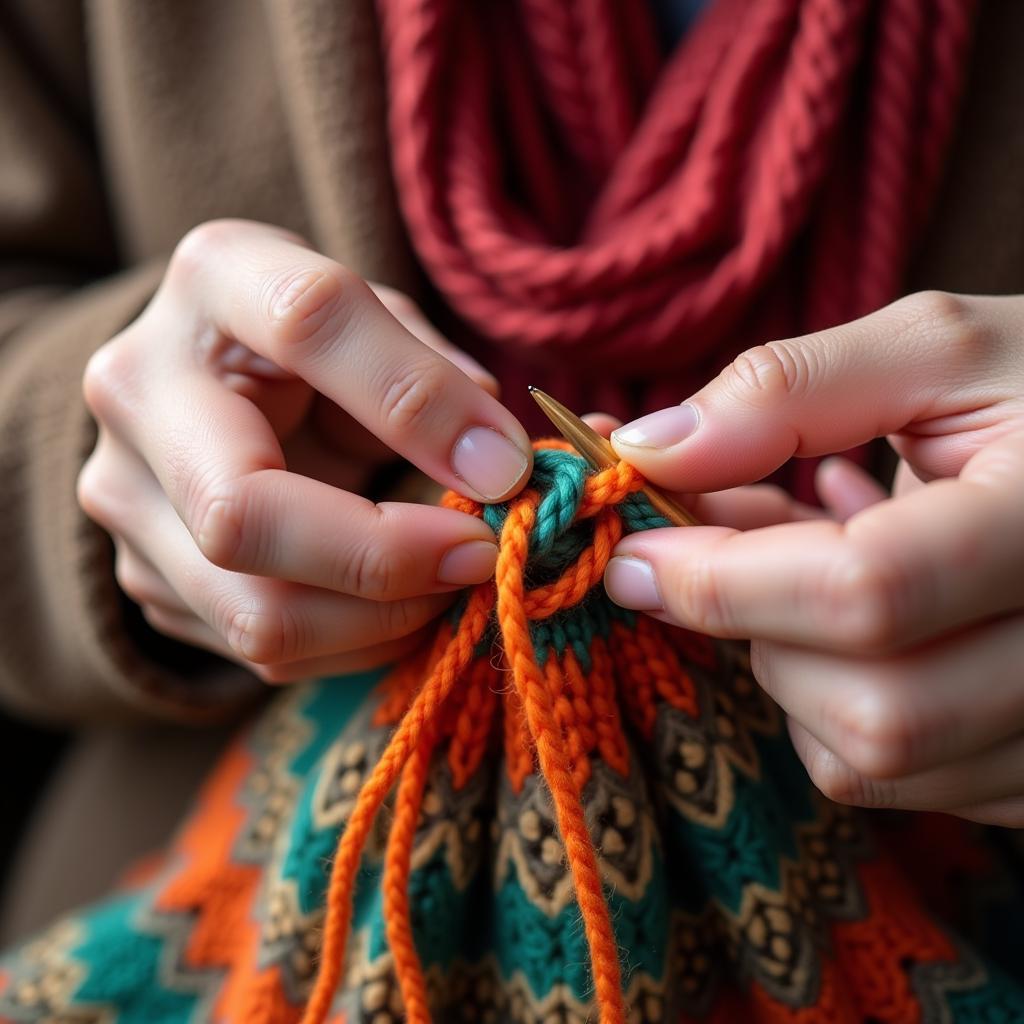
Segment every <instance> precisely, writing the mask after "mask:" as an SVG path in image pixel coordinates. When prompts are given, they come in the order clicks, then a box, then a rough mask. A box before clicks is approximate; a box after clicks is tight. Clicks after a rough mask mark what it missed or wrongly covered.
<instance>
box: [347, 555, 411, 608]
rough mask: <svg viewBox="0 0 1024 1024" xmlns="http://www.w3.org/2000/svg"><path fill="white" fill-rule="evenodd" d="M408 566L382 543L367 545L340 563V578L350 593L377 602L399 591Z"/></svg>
mask: <svg viewBox="0 0 1024 1024" xmlns="http://www.w3.org/2000/svg"><path fill="white" fill-rule="evenodd" d="M407 574H408V566H404V565H402V564H401V559H399V558H397V557H396V556H395V553H394V552H393V551H389V550H388V548H387V546H386V545H383V544H376V543H373V544H367V545H366V546H365V547H363V548H362V549H361V550H360V551H358V552H357V553H356V554H355V556H354V557H353V558H352V559H351V561H350V562H348V563H346V564H344V565H341V566H339V568H338V571H337V578H338V579H339V580H340V581H341V585H342V589H343V590H345V592H347V593H352V594H354V595H358V596H359V597H365V598H369V599H370V600H374V601H383V600H387V599H388V598H390V597H393V596H394V595H395V594H396V593H398V592H399V590H400V587H401V583H402V581H403V580H404V579H406V578H407Z"/></svg>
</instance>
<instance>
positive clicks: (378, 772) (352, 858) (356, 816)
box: [302, 583, 493, 1024]
mask: <svg viewBox="0 0 1024 1024" xmlns="http://www.w3.org/2000/svg"><path fill="white" fill-rule="evenodd" d="M492 605H493V587H492V586H491V585H490V584H487V583H485V584H481V585H480V586H478V587H477V588H476V589H475V590H474V591H473V593H472V595H471V596H470V598H469V601H468V603H467V606H466V610H465V612H464V613H463V616H462V620H461V622H460V623H459V629H458V630H457V631H456V633H455V635H454V637H453V638H452V641H451V643H450V644H449V645H448V647H447V648H446V649H445V651H444V654H443V655H442V656H441V658H440V659H439V661H438V662H437V664H436V665H435V666H434V669H433V671H432V672H431V674H430V675H429V677H428V678H427V681H426V683H425V684H424V686H423V688H422V689H421V690H420V691H419V693H418V694H417V696H416V699H415V700H414V701H413V703H412V705H411V707H410V708H409V710H408V712H407V713H406V714H405V717H404V718H403V719H402V721H401V724H400V725H399V726H398V728H397V730H396V731H395V734H394V736H392V738H391V741H390V743H389V744H388V746H387V748H386V749H385V751H384V753H383V754H382V755H381V759H380V760H379V761H378V762H377V764H376V766H375V767H374V769H373V772H372V773H371V775H370V777H369V778H368V779H367V780H366V782H365V783H364V785H363V788H362V789H361V790H360V792H359V796H358V798H357V800H356V804H355V807H354V808H353V810H352V813H351V815H350V817H349V819H348V822H347V824H346V826H345V831H344V832H343V833H342V836H341V841H340V843H339V844H338V853H337V856H336V857H335V859H334V866H333V868H332V870H331V878H330V883H329V885H328V890H327V907H326V919H325V921H324V938H323V946H322V947H321V959H320V971H319V974H318V975H317V979H316V984H315V986H314V988H313V993H312V995H311V996H310V999H309V1002H308V1003H307V1005H306V1011H305V1013H304V1015H303V1018H302V1020H303V1022H304V1024H323V1022H324V1021H326V1020H327V1016H328V1014H329V1013H330V1009H331V1001H332V1000H333V998H334V993H335V992H336V991H337V988H338V984H339V982H340V981H341V971H342V967H343V965H344V961H345V948H346V945H347V943H348V933H349V924H350V920H351V916H352V895H353V890H354V888H355V878H356V872H357V871H358V870H359V862H360V860H361V858H362V851H363V847H364V846H365V845H366V840H367V838H368V837H369V834H370V829H371V828H372V827H373V820H374V818H375V817H376V815H377V811H378V810H379V809H380V806H381V804H382V803H383V802H384V800H385V798H386V797H387V795H388V793H389V792H390V791H391V787H392V786H393V785H394V784H395V781H396V780H397V778H398V776H399V774H400V773H401V771H402V768H403V767H404V765H405V763H406V762H407V761H408V760H409V757H410V756H411V755H412V753H413V752H414V751H415V750H416V748H417V746H418V745H419V743H420V741H421V739H422V737H423V735H424V732H425V730H426V729H427V728H428V726H429V725H430V723H431V722H432V721H433V720H434V719H435V717H436V716H437V714H438V712H439V710H440V708H441V705H442V704H443V702H444V701H445V699H446V698H447V697H448V695H449V694H450V693H451V690H452V688H453V687H454V686H455V683H456V682H457V681H458V679H459V678H460V676H461V675H462V673H463V672H464V671H465V670H466V668H467V667H468V665H469V663H470V661H471V660H472V657H473V650H474V648H475V647H476V645H477V644H478V643H479V642H480V639H481V637H482V636H483V633H484V629H485V628H486V626H487V620H488V618H489V616H490V611H491V607H492ZM399 980H400V983H402V984H403V989H404V987H405V983H404V982H402V979H399Z"/></svg>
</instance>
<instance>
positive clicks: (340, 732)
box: [0, 442, 1024, 1024]
mask: <svg viewBox="0 0 1024 1024" xmlns="http://www.w3.org/2000/svg"><path fill="white" fill-rule="evenodd" d="M641 485H642V480H641V478H640V477H639V476H638V474H637V473H636V471H635V470H633V469H631V468H630V467H628V466H625V465H618V466H615V467H613V468H611V469H608V470H605V471H603V472H600V473H591V472H590V471H589V470H588V468H587V467H586V465H585V463H584V462H583V460H582V459H580V458H579V457H578V456H576V455H575V454H573V453H571V452H570V451H567V450H566V449H565V446H564V445H561V444H558V443H555V442H546V443H543V444H541V445H539V446H538V451H537V455H536V469H535V472H534V476H533V479H532V480H531V483H530V486H529V487H528V489H527V490H526V491H525V492H524V493H523V494H521V495H520V496H518V497H517V498H515V499H514V500H513V501H511V502H509V503H508V504H506V505H503V506H495V507H486V508H485V507H481V506H478V505H475V504H473V503H471V502H467V501H466V500H465V499H462V498H458V497H457V496H453V495H449V496H448V498H447V499H446V502H447V504H449V505H450V506H452V507H457V508H461V509H463V510H464V511H467V512H470V513H472V514H476V515H479V516H482V517H484V518H485V520H486V521H487V522H488V523H489V524H490V525H491V526H492V527H493V528H494V529H495V531H496V533H497V534H498V536H499V548H500V554H499V559H498V567H497V573H496V578H495V580H494V581H493V582H492V583H488V584H484V585H481V586H479V587H477V588H475V589H473V590H471V591H469V592H467V593H466V594H465V596H464V598H463V599H462V600H461V601H460V602H459V604H458V605H457V606H456V607H455V608H454V609H453V610H452V612H451V613H450V614H449V615H448V616H447V617H446V618H445V620H444V621H443V622H441V623H440V624H439V627H438V631H437V635H436V637H435V638H434V640H433V642H432V643H431V644H430V645H429V647H428V649H425V650H423V651H422V652H421V653H420V654H419V655H418V656H416V657H414V658H411V659H410V660H408V661H407V662H405V663H403V664H401V665H399V666H397V667H396V668H395V669H394V670H393V671H391V672H390V673H387V674H386V675H384V676H383V677H380V676H372V677H359V678H348V679H324V680H318V681H315V682H311V683H309V684H306V685H303V686H296V687H293V688H290V689H289V690H288V691H287V692H284V693H282V695H281V696H280V697H279V698H278V699H277V700H276V701H275V702H274V703H273V704H272V705H271V706H270V707H269V708H268V710H267V711H266V713H265V714H264V716H263V718H262V720H261V721H259V722H258V723H257V724H256V726H255V727H254V728H253V729H251V730H250V731H248V732H247V733H246V734H245V735H243V736H242V737H240V739H239V741H238V743H237V744H236V745H235V747H234V748H233V749H232V750H230V751H229V752H228V753H227V754H226V755H225V757H224V760H223V762H222V764H221V765H220V767H219V768H218V770H217V771H216V772H215V774H214V776H213V777H212V778H211V780H210V781H209V783H208V784H207V786H206V787H205V789H204V792H203V793H202V794H201V796H200V799H199V800H198V802H197V805H196V807H195V810H194V812H193V814H192V815H191V817H190V819H189V820H188V821H187V822H186V823H185V825H184V827H183V829H182V830H181V833H180V835H179V837H178V839H177V841H176V842H175V844H174V846H173V847H172V849H171V850H170V851H169V852H168V853H167V855H166V857H165V858H164V859H163V862H162V863H161V864H160V865H158V866H157V867H156V868H155V869H154V870H153V872H152V873H151V874H150V875H149V876H148V877H145V878H139V877H137V878H135V879H134V880H133V881H132V883H131V885H129V886H127V887H125V889H124V890H123V891H121V892H119V893H117V894H115V895H114V896H113V897H112V898H111V899H110V900H108V901H106V902H105V903H102V904H100V905H98V906H96V907H93V908H90V909H87V910H85V911H83V912H81V913H78V914H75V915H73V916H72V917H69V918H67V919H65V920H63V921H60V922H58V923H57V924H56V925H54V926H53V927H52V928H51V929H49V930H48V931H47V932H45V933H44V934H43V935H41V936H40V937H39V938H38V939H36V940H34V941H32V942H30V943H28V944H26V945H25V946H24V947H22V948H21V949H19V950H16V951H14V952H13V953H12V954H10V955H9V956H8V957H6V958H5V959H4V960H3V961H0V1021H5V1022H6V1021H11V1022H13V1021H18V1022H25V1021H44V1020H45V1021H53V1022H67V1024H71V1022H75V1024H84V1022H95V1024H100V1022H103V1024H136V1022H140V1024H141V1022H147V1024H159V1022H167V1024H172V1022H173V1024H177V1022H185V1021H190V1022H197V1021H227V1022H238V1024H243V1022H245V1024H249V1022H257V1024H299V1022H303V1024H324V1022H327V1021H330V1022H332V1024H334V1022H340V1021H345V1022H347V1024H395V1022H397V1021H401V1020H405V1021H410V1022H415V1024H427V1022H431V1021H435V1022H439V1024H440V1022H444V1024H447V1022H465V1024H469V1022H508V1024H551V1022H560V1024H584V1022H585V1021H588V1020H594V1021H600V1022H601V1024H627V1022H628V1024H668V1022H672V1024H676V1022H692V1021H712V1022H715V1024H725V1022H747V1021H752V1022H772V1024H774V1022H787V1024H835V1022H842V1024H863V1022H868V1021H872V1022H886V1024H904V1022H935V1024H938V1022H940V1021H941V1022H953V1024H968V1022H978V1024H981V1022H985V1024H1002V1022H1007V1024H1009V1022H1011V1021H1019V1020H1021V1019H1024V969H1022V966H1021V962H1020V958H1019V955H1018V954H1017V952H1016V951H1017V950H1019V948H1020V941H1021V938H1022V936H1021V931H1020V923H1019V922H1020V921H1021V919H1022V917H1021V912H1022V910H1024V899H1022V892H1024V888H1022V886H1021V885H1020V878H1019V877H1015V875H1014V872H1013V862H1014V856H1015V854H1014V851H1013V849H1012V842H1008V841H1007V837H1006V835H1005V834H1003V835H1002V837H1001V842H1000V843H992V842H990V841H988V840H986V839H985V833H984V830H981V829H976V828H974V827H973V826H968V825H965V824H963V823H959V822H956V821H954V820H953V819H946V818H941V817H937V816H926V815H907V816H901V817H881V818H880V817H879V816H877V815H870V814H866V813H864V814H862V813H860V812H858V811H855V810H852V809H850V808H845V807H840V806H838V805H835V804H832V803H830V802H828V801H826V800H824V799H823V798H822V797H821V796H820V795H818V794H817V793H815V791H814V790H813V788H812V787H811V786H810V784H809V782H808V780H807V777H806V774H805V773H804V772H803V770H802V768H801V766H800V764H799V762H798V760H797V759H796V756H795V754H794V753H793V751H792V748H791V747H790V745H789V743H788V739H787V735H786V731H785V729H784V727H783V724H782V721H781V717H780V714H779V712H778V711H777V709H775V708H774V706H773V705H772V704H771V703H770V702H769V701H768V700H767V699H766V698H765V697H764V696H763V694H762V693H761V691H760V689H759V688H758V686H757V684H756V682H755V681H754V679H753V678H752V676H751V675H750V671H749V665H748V660H747V657H746V652H745V649H744V647H743V645H740V644H734V643H730V644H723V643H718V642H715V641H712V640H710V639H708V638H706V637H701V636H697V635H694V634H691V633H686V632H683V631H679V630H672V629H669V628H667V627H663V626H661V625H660V624H658V623H655V622H653V621H652V620H649V619H647V618H645V617H642V616H640V617H638V616H635V615H634V614H632V613H629V612H626V611H623V610H622V609H619V608H617V607H615V606H614V605H612V604H611V603H610V602H609V601H608V599H607V598H606V596H605V594H604V591H603V588H602V587H601V578H602V574H603V572H604V568H605V565H606V564H607V561H608V559H609V557H610V555H611V551H612V549H613V547H614V546H615V544H616V542H617V541H618V539H619V538H620V537H621V536H622V535H623V533H624V532H627V531H631V530H640V529H646V528H650V527H656V526H662V525H665V523H664V521H663V520H661V519H659V517H658V516H657V515H656V514H655V513H654V512H653V510H652V509H651V508H650V506H649V505H648V504H647V502H646V500H645V499H644V498H643V496H642V495H640V494H638V493H636V492H637V491H638V490H639V488H640V487H641ZM922 850H927V854H928V855H927V859H926V863H925V864H923V865H922V857H921V851H922ZM1019 853H1020V851H1018V852H1017V854H1016V856H1018V857H1019ZM908 863H909V864H910V866H911V869H910V870H907V869H906V865H907V864H908ZM1018 863H1019V862H1018ZM954 879H955V881H956V885H955V887H954V886H953V885H951V880H954ZM961 904H962V905H961ZM964 910H968V911H969V913H963V911H964Z"/></svg>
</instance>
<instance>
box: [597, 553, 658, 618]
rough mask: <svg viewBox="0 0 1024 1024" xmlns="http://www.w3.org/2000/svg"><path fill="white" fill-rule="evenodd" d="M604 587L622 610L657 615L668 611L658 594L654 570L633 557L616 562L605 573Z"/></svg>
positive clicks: (618, 559) (612, 561)
mask: <svg viewBox="0 0 1024 1024" xmlns="http://www.w3.org/2000/svg"><path fill="white" fill-rule="evenodd" d="M604 587H605V590H607V591H608V596H609V597H610V598H611V599H612V600H613V601H614V602H615V603H616V604H617V605H619V606H620V607H622V608H633V609H635V610H636V611H638V612H654V611H661V610H662V609H663V608H664V607H665V605H664V602H663V601H662V600H661V595H660V594H659V593H658V581H657V580H656V579H655V578H654V569H653V568H652V567H651V563H650V562H647V561H645V560H644V559H642V558H632V557H631V556H629V555H618V556H616V557H615V558H613V559H612V560H611V561H610V562H609V563H608V565H607V567H606V568H605V570H604Z"/></svg>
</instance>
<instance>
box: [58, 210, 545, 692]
mask: <svg viewBox="0 0 1024 1024" xmlns="http://www.w3.org/2000/svg"><path fill="white" fill-rule="evenodd" d="M388 306H390V307H391V310H390V311H389V308H387V307H388ZM460 367H461V369H460ZM464 371H465V372H464ZM467 374H468V375H467ZM471 377H473V378H476V380H475V381H474V380H473V379H471ZM488 390H490V391H494V390H495V386H494V383H493V380H491V379H490V378H489V377H488V375H487V374H486V373H485V371H483V370H482V369H480V368H479V367H478V366H477V365H476V364H475V363H474V362H473V361H472V360H471V359H469V357H468V356H465V355H463V354H462V353H459V352H457V350H455V349H453V348H452V346H451V345H450V344H449V343H448V342H446V341H445V340H444V339H443V338H441V337H440V335H438V334H437V332H436V331H434V330H433V328H432V327H430V326H429V324H427V323H426V321H425V320H424V319H423V317H422V314H420V313H419V311H418V310H417V309H416V308H415V306H413V304H412V303H411V302H410V301H409V300H408V299H405V297H404V296H401V295H400V294H399V293H396V292H393V291H390V290H388V289H383V288H379V289H377V294H375V291H374V289H373V288H371V286H369V285H367V284H366V283H365V282H364V281H362V280H361V279H360V278H358V277H357V276H355V275H354V274H352V273H351V272H350V271H348V270H346V269H345V268H344V267H342V266H340V265H339V264H337V263H335V262H333V261H332V260H330V259H328V258H327V257H325V256H322V255H319V254H318V253H316V252H313V251H311V250H310V249H308V248H307V247H306V246H305V245H304V244H303V243H302V242H301V240H300V239H298V238H297V237H296V236H294V235H291V234H290V233H288V232H285V231H282V230H279V229H277V228H272V227H268V226H265V225H261V224H255V223H251V222H246V221H213V222H210V223H208V224H204V225H201V226H200V227H198V228H196V229H194V230H193V231H191V232H190V233H189V234H188V235H186V236H185V238H184V239H183V240H182V242H181V243H180V244H179V245H178V247H177V249H176V250H175V253H174V255H173V257H172V259H171V261H170V264H169V266H168V269H167V273H166V275H165V277H164V279H163V282H162V283H161V286H160V288H159V289H158V291H157V293H156V295H155V297H154V298H153V300H152V302H151V303H150V304H149V306H148V307H147V308H146V309H145V310H144V311H143V313H142V314H141V315H140V316H139V318H138V319H137V320H136V321H135V322H134V323H132V324H131V325H130V326H129V327H128V328H126V329H125V330H124V331H123V332H121V333H120V334H119V335H117V336H116V337H115V338H113V339H112V340H111V341H109V342H108V343H107V344H106V345H104V346H103V347H102V348H101V349H99V351H98V352H97V353H96V354H95V355H94V356H93V358H92V359H91V361H90V363H89V365H88V367H87V369H86V373H85V378H84V393H85V399H86V402H87V404H88V406H89V409H90V410H91V412H92V413H93V415H94V416H95V418H96V420H97V422H98V424H99V439H98V442H97V445H96V448H95V450H94V451H93V453H92V455H91V456H90V458H89V460H88V461H87V463H86V465H85V467H84V468H83V470H82V473H81V475H80V477H79V484H78V495H79V502H80V503H81V505H82V507H83V509H84V510H85V512H86V514H87V515H89V516H90V518H92V519H93V520H95V521H96V522H97V523H99V524H100V525H101V526H102V527H103V528H104V529H106V530H107V531H108V532H109V533H110V534H111V535H112V537H113V539H114V543H115V548H116V573H117V578H118V582H119V583H120V585H121V587H122V589H123V590H124V591H125V592H126V593H127V595H128V596H129V597H130V598H132V600H134V601H135V602H137V603H138V604H139V605H140V606H141V608H142V610H143V614H144V615H145V617H146V619H147V621H148V622H149V623H150V624H151V625H152V626H153V627H154V628H155V629H157V630H159V631H160V632H162V633H165V634H167V635H169V636H171V637H174V638H175V639H178V640H182V641H184V642H187V643H190V644H194V645H196V646H200V647H204V648H206V649H208V650H211V651H214V652H216V653H218V654H220V655H222V656H224V657H227V658H230V659H232V660H233V661H235V662H238V663H239V664H241V665H243V666H245V667H246V668H248V669H249V670H250V671H252V672H253V673H254V674H255V675H257V676H258V677H260V678H261V679H263V680H265V681H268V682H285V681H289V680H294V679H300V678H307V677H310V676H317V675H332V674H338V673H343V672H352V671H358V670H361V669H364V668H370V667H374V666H376V665H379V664H383V663H386V662H388V661H391V660H393V659H395V658H397V657H399V656H401V655H402V654H403V653H405V652H406V651H408V650H409V649H410V648H411V647H413V646H414V645H415V644H416V643H417V642H418V640H419V633H420V631H421V630H422V629H423V627H425V626H426V625H427V623H428V622H429V621H430V620H431V619H433V618H434V617H435V616H436V615H437V614H439V613H440V612H441V611H442V610H443V609H444V607H445V606H446V605H447V604H449V603H450V602H451V600H452V595H453V593H454V592H455V591H456V590H457V589H458V587H460V586H464V585H468V584H472V583H476V582H481V581H482V580H484V579H487V578H488V577H489V576H490V575H491V573H492V571H493V567H494V560H495V557H496V548H495V546H494V536H493V534H492V533H491V531H490V529H489V528H488V527H487V526H486V525H485V524H484V523H483V522H482V521H481V520H479V519H477V518H475V517H472V516H469V515H464V514H463V513H460V512H455V511H452V510H448V509H443V508H436V507H433V506H426V505H412V504H399V503H382V504H379V505H374V504H373V503H372V502H370V501H368V500H366V499H365V498H362V497H359V496H358V495H357V494H356V493H353V492H354V491H357V490H358V489H359V488H360V487H361V486H364V485H365V482H366V480H367V478H368V476H369V473H370V471H371V470H372V469H373V467H374V466H375V465H379V464H380V463H381V462H382V461H384V460H385V459H393V458H394V457H395V455H394V453H398V454H399V455H401V456H403V457H405V458H406V459H408V460H409V461H410V462H412V463H414V464H415V465H416V466H417V467H419V469H421V470H422V471H423V472H424V473H426V474H427V475H428V476H430V477H432V478H433V479H434V480H436V481H437V482H438V483H440V484H443V485H446V486H448V487H451V488H454V489H455V490H457V491H459V492H460V493H462V494H464V495H466V496H468V497H472V498H476V499H478V500H486V501H497V500H503V499H505V498H507V497H509V496H510V495H512V494H514V493H515V492H516V491H518V490H519V489H520V488H521V487H522V485H523V483H524V482H525V481H526V479H527V477H528V475H529V472H530V468H531V460H532V456H531V450H530V444H529V439H528V437H527V435H526V433H525V431H524V430H523V428H522V427H521V426H520V425H519V423H518V422H517V421H516V420H515V418H514V417H513V416H512V414H511V413H509V412H508V411H507V410H506V409H504V408H503V407H502V406H501V405H500V404H499V403H498V402H497V401H496V399H495V398H494V397H493V396H492V394H489V393H488Z"/></svg>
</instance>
